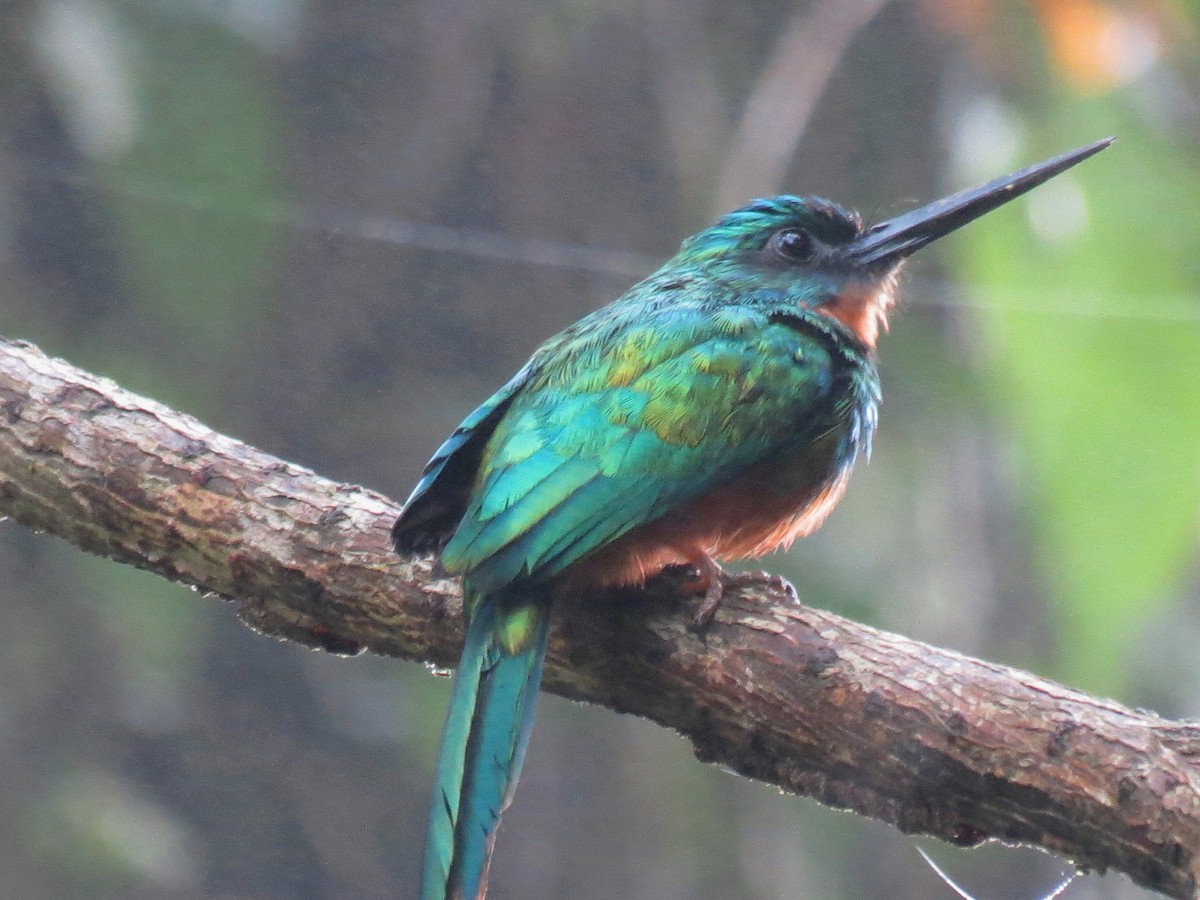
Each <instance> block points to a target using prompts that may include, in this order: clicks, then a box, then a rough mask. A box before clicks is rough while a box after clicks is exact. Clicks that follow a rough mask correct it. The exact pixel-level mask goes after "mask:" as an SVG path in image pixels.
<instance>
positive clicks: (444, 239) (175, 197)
mask: <svg viewBox="0 0 1200 900" xmlns="http://www.w3.org/2000/svg"><path fill="white" fill-rule="evenodd" d="M22 177H24V178H26V179H29V180H40V181H50V182H54V183H62V184H73V185H77V186H81V187H86V188H89V189H94V190H103V191H109V192H113V193H118V194H121V195H124V196H127V197H132V198H134V199H138V200H145V201H149V202H155V203H165V204H169V205H172V206H177V207H182V208H186V209H194V210H197V211H201V212H208V213H212V214H215V215H222V216H227V217H233V218H250V219H254V220H258V221H262V222H267V223H270V224H274V225H281V226H285V227H288V228H294V229H296V230H300V231H309V232H318V233H321V234H324V235H326V236H329V237H332V236H335V235H349V236H351V237H354V238H357V239H360V240H365V241H375V242H379V243H383V244H387V245H389V246H393V247H404V248H412V249H417V250H428V251H432V252H437V253H448V254H452V255H457V256H466V257H474V258H477V259H490V260H496V261H501V262H508V263H512V264H515V265H529V266H535V267H542V268H551V269H568V270H572V271H578V272H586V273H590V274H595V275H603V276H606V277H610V278H614V279H618V280H626V279H629V280H632V279H636V278H640V277H643V276H645V275H647V274H649V273H650V272H651V271H653V270H654V269H655V268H657V267H658V266H659V265H661V264H662V262H663V261H664V260H663V259H662V258H659V257H653V256H650V255H647V254H644V253H635V252H631V251H623V250H602V249H597V248H595V247H590V246H587V245H583V244H569V243H564V242H560V241H550V240H544V239H541V238H522V237H514V236H513V235H509V234H504V233H503V232H495V231H488V230H485V229H479V228H457V227H451V226H448V225H431V224H428V223H424V222H416V221H413V220H411V219H401V218H397V217H393V216H379V215H371V214H364V213H360V212H354V211H349V210H324V211H316V210H310V209H306V208H305V207H303V206H301V205H298V204H289V203H270V202H247V203H239V204H230V203H228V202H224V201H214V200H213V199H212V198H211V197H210V196H207V195H205V194H203V193H200V192H196V191H189V190H187V189H185V188H183V187H181V186H180V185H179V184H178V183H175V182H171V181H166V180H155V179H147V178H139V179H136V180H133V179H120V180H115V179H112V178H102V177H99V176H96V175H89V174H85V173H82V172H80V171H78V170H74V169H69V168H55V167H48V166H42V167H39V168H38V169H37V170H36V171H28V170H27V171H25V172H23V173H22ZM989 295H996V296H1003V298H1004V299H1003V300H999V301H992V300H988V299H981V298H986V297H987V296H989ZM1104 299H1105V303H1106V306H1105V307H1104V308H1098V307H1097V306H1096V305H1095V302H1096V299H1095V296H1094V295H1091V294H1084V293H1082V292H1080V293H1078V294H1071V293H1067V292H1064V291H1055V292H1053V293H1047V292H1045V291H1039V292H1036V293H1034V292H1032V291H1017V292H1014V291H1013V290H1012V289H1009V288H1005V289H1003V290H1001V289H1000V288H996V287H989V286H986V285H978V284H976V285H973V286H971V287H970V288H969V289H966V288H964V287H963V286H962V285H958V284H956V283H954V282H952V281H946V280H943V279H930V278H910V279H906V288H905V301H904V302H905V305H909V306H918V307H934V308H947V309H975V310H993V311H1000V312H1030V313H1037V314H1039V315H1057V316H1070V317H1075V318H1089V319H1111V320H1119V321H1131V322H1162V323H1169V324H1179V325H1200V302H1197V298H1196V297H1195V296H1179V295H1158V296H1148V295H1136V296H1135V295H1124V296H1114V295H1112V294H1105V298H1104ZM1189 304H1190V305H1189Z"/></svg>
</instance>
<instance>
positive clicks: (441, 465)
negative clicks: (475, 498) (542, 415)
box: [392, 362, 534, 553]
mask: <svg viewBox="0 0 1200 900" xmlns="http://www.w3.org/2000/svg"><path fill="white" fill-rule="evenodd" d="M533 368H534V366H533V363H532V362H531V363H530V364H529V365H526V366H525V367H524V368H523V369H521V371H519V372H518V373H517V374H516V375H514V376H513V377H512V378H510V379H509V381H508V383H507V384H505V385H504V386H503V387H502V388H500V390H498V391H496V393H494V394H492V396H491V397H489V398H488V399H487V400H486V401H484V402H483V403H482V404H481V405H480V406H479V408H478V409H476V410H475V411H474V412H472V413H471V414H470V415H469V416H467V417H466V419H464V420H463V422H462V424H461V425H459V426H458V428H456V429H454V433H453V434H451V435H450V437H448V438H446V440H445V442H444V443H443V444H442V446H440V447H438V449H437V452H435V453H434V454H433V458H432V459H430V460H429V462H428V463H426V465H425V471H424V472H422V473H421V480H420V481H418V482H417V486H416V487H415V488H413V492H412V494H410V495H409V498H408V500H406V501H405V503H404V509H402V510H401V511H400V516H399V517H398V518H397V519H396V524H395V525H393V526H392V543H393V544H394V545H395V547H396V549H397V550H398V551H399V552H401V553H419V552H425V551H429V550H440V549H441V548H442V547H443V546H444V545H445V543H446V541H448V540H449V539H450V535H452V534H453V533H454V528H455V526H457V525H458V523H459V520H460V519H462V517H463V512H464V511H465V510H466V508H467V501H468V500H469V499H470V495H471V486H472V485H473V483H474V480H475V473H476V471H477V470H478V468H479V458H480V456H481V455H482V453H483V448H484V446H485V445H486V444H487V440H488V438H489V437H491V436H492V432H493V431H494V430H495V428H496V424H497V423H498V422H499V421H500V418H501V417H502V416H503V415H504V412H505V411H506V410H507V409H508V407H509V405H510V404H511V403H512V401H513V397H514V396H516V393H517V391H518V390H519V389H520V388H521V386H522V385H524V384H525V382H526V381H528V380H529V377H530V375H531V374H532V371H533Z"/></svg>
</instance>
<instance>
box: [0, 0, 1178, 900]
mask: <svg viewBox="0 0 1200 900" xmlns="http://www.w3.org/2000/svg"><path fill="white" fill-rule="evenodd" d="M0 10H2V11H0V333H3V334H5V335H7V336H9V337H21V338H28V339H31V340H34V341H36V342H37V343H39V344H40V345H41V346H42V347H43V348H44V349H46V350H47V351H49V352H51V353H53V354H56V355H60V356H63V357H66V358H67V359H69V360H71V361H72V362H74V363H76V364H78V365H81V366H84V367H87V368H91V369H94V370H97V371H100V372H102V373H104V374H107V375H110V376H112V377H114V378H116V379H117V380H119V381H120V382H122V383H123V384H124V385H126V386H127V387H130V388H132V389H134V390H138V391H141V392H143V393H146V394H148V395H150V396H153V397H155V398H157V399H159V400H163V401H165V402H167V403H170V404H173V405H176V406H178V407H180V408H182V409H184V410H186V411H188V412H191V413H193V414H195V415H197V416H199V417H200V418H201V419H203V420H204V421H206V422H207V423H209V424H211V425H212V426H214V427H216V428H218V429H220V430H223V431H226V432H228V433H231V434H233V435H236V436H238V437H241V438H243V439H246V440H248V441H250V442H252V443H254V444H257V445H259V446H261V447H263V448H265V449H267V450H269V451H271V452H273V453H276V454H278V455H280V456H283V457H286V458H288V459H291V460H294V461H296V462H299V463H302V464H305V465H309V466H312V467H313V468H315V469H317V470H318V471H320V472H322V473H323V474H326V475H328V476H331V477H334V478H338V479H343V480H347V481H357V482H361V483H364V484H366V485H369V486H371V487H373V488H377V489H380V490H382V491H385V492H387V493H389V494H391V495H392V496H394V497H397V498H401V497H403V496H404V495H405V494H406V492H407V491H408V489H409V488H410V487H411V485H412V483H413V481H414V480H415V478H416V476H417V474H418V472H419V471H420V468H421V466H422V464H423V463H424V461H425V459H426V458H427V456H428V454H429V453H430V452H431V451H432V450H433V448H434V447H435V446H436V445H437V444H438V442H439V441H440V440H441V438H442V437H443V436H444V435H445V433H446V432H447V431H449V430H450V429H451V428H453V427H454V425H455V424H457V422H458V421H459V420H460V418H461V417H462V416H463V415H464V414H466V413H467V412H468V411H469V410H471V409H472V408H473V407H474V405H475V404H476V403H477V402H478V401H480V400H481V399H482V398H483V397H485V396H486V395H487V394H488V393H489V392H490V391H491V390H492V389H493V388H494V387H495V386H497V385H498V384H500V383H501V382H502V381H504V380H505V379H507V377H508V376H509V375H510V374H511V372H512V371H513V370H514V369H515V368H516V367H517V366H518V365H519V364H520V363H521V362H522V361H523V360H524V358H525V357H526V355H527V354H528V353H529V352H530V351H531V350H532V348H533V347H535V346H536V345H537V344H538V343H539V342H540V341H541V340H542V339H544V338H545V337H547V336H548V335H550V334H551V333H553V332H554V331H556V330H557V329H559V328H561V327H562V326H564V325H566V324H567V323H569V322H571V321H572V320H574V319H576V318H578V317H579V316H580V315H582V314H583V313H585V312H587V311H589V310H591V309H593V308H595V307H597V306H599V305H601V304H602V303H604V302H606V301H607V300H609V299H611V298H613V297H614V296H616V295H617V294H618V293H619V292H620V291H621V290H622V289H623V288H625V287H626V286H628V285H629V284H630V283H631V282H632V281H633V280H634V279H635V278H636V277H637V276H638V275H639V274H642V273H645V272H647V271H648V270H649V269H650V267H652V266H653V265H654V264H655V263H656V262H657V261H659V260H661V259H662V258H664V257H665V256H667V255H669V254H670V253H671V252H672V251H673V249H674V248H675V247H676V245H677V243H678V241H679V240H680V239H681V238H682V237H684V236H685V235H686V234H688V233H690V232H692V231H695V230H697V229H698V228H700V227H702V226H704V225H705V224H707V223H708V222H709V221H711V219H712V218H713V217H714V216H715V215H716V214H717V213H719V212H721V211H723V210H724V209H726V208H728V207H730V206H733V205H737V204H740V203H741V202H743V201H744V200H746V199H748V198H750V197H753V196H756V195H760V194H763V193H773V192H777V191H779V190H788V191H792V192H801V193H820V194H824V195H827V196H829V197H832V198H834V199H837V200H839V201H842V202H845V203H847V204H850V205H852V206H855V207H857V208H858V209H860V210H862V212H863V213H864V214H865V215H866V216H867V217H868V218H875V219H880V218H883V217H885V216H887V215H890V214H893V213H896V212H900V211H903V210H904V209H907V208H909V207H911V206H913V205H915V204H917V203H920V202H924V201H926V200H929V199H932V198H933V197H935V196H938V195H940V194H942V193H945V192H948V191H950V190H952V189H955V188H958V187H962V186H965V185H967V184H969V183H975V182H979V181H982V180H985V179H987V178H990V177H992V176H994V175H998V174H1001V173H1003V172H1005V171H1008V170H1010V169H1014V168H1017V167H1018V166H1021V165H1024V164H1026V163H1030V162H1033V161H1036V160H1038V159H1040V158H1042V157H1045V156H1048V155H1051V154H1053V153H1057V152H1059V151H1061V150H1064V149H1067V148H1069V147H1072V146H1075V145H1078V144H1081V143H1084V142H1087V141H1091V140H1093V139H1095V138H1099V137H1102V136H1104V135H1107V134H1116V135H1118V136H1119V139H1120V140H1119V142H1118V143H1117V144H1116V145H1115V146H1114V147H1113V148H1112V149H1110V150H1108V151H1106V152H1105V153H1104V154H1102V155H1101V156H1099V157H1097V158H1096V159H1094V160H1090V161H1089V162H1087V163H1086V164H1084V165H1083V166H1081V167H1079V168H1078V169H1076V170H1073V171H1072V172H1070V173H1069V174H1068V175H1066V176H1064V177H1062V178H1059V179H1057V180H1056V181H1054V182H1053V183H1051V184H1049V185H1047V186H1045V187H1044V188H1042V189H1040V190H1039V191H1038V192H1035V193H1034V194H1033V195H1031V196H1030V197H1029V198H1028V199H1025V200H1022V201H1019V202H1017V203H1015V204H1013V205H1012V207H1010V208H1005V209H1004V210H1002V211H1000V212H998V213H996V214H994V215H991V216H989V217H988V218H986V219H985V220H983V221H981V222H980V223H978V224H976V225H974V226H972V227H971V228H969V229H967V230H966V231H965V232H963V233H961V234H960V235H956V236H955V237H954V238H951V239H948V240H947V241H945V242H944V244H939V245H938V246H937V248H936V249H933V250H930V251H927V252H926V253H925V254H923V255H922V256H920V257H919V258H918V259H917V260H916V261H915V262H914V264H913V265H912V266H911V267H910V270H909V274H908V276H907V278H906V282H907V285H906V286H907V289H906V297H907V301H908V302H907V307H906V309H904V310H903V311H902V313H901V314H900V316H899V318H898V319H897V321H896V322H895V325H894V328H893V331H892V334H891V335H890V336H888V337H887V338H886V339H885V340H884V342H883V344H882V353H881V369H882V374H883V379H884V388H885V403H884V409H883V417H882V423H881V429H880V433H879V435H878V438H877V447H876V453H875V458H874V459H873V460H872V462H871V464H870V465H869V466H866V467H863V468H862V469H861V470H860V471H859V472H858V473H857V475H856V477H855V479H854V483H853V485H852V487H851V489H850V493H849V496H848V498H847V499H846V501H845V502H844V503H843V504H842V506H841V508H839V510H838V511H837V512H836V513H835V514H834V516H833V517H832V518H831V520H830V521H829V523H828V524H827V525H826V527H825V528H824V529H823V530H822V531H821V532H820V533H819V534H818V535H816V536H815V537H813V538H811V539H809V540H807V541H804V542H802V543H801V544H800V545H799V546H798V547H796V548H795V549H794V550H793V551H792V552H791V553H789V554H788V555H786V556H783V557H779V558H775V559H772V560H770V561H769V563H768V564H769V566H770V567H771V568H773V569H775V570H777V571H779V572H781V573H782V574H785V575H787V576H788V577H789V578H791V579H793V580H794V581H795V583H796V584H797V586H798V587H799V590H800V592H801V595H802V597H803V598H804V599H805V600H806V601H807V602H808V603H810V604H814V605H820V606H824V607H828V608H831V609H836V610H838V611H841V612H844V613H845V614H847V615H851V616H854V617H857V618H859V619H862V620H865V621H868V622H871V623H874V624H877V625H879V626H881V627H885V628H888V629H892V630H897V631H901V632H903V633H905V634H908V635H911V636H914V637H917V638H920V639H923V640H926V641H931V642H934V643H937V644H940V645H945V646H949V647H954V648H958V649H961V650H963V651H965V652H968V653H971V654H975V655H980V656H983V657H986V658H988V659H993V660H998V661H1002V662H1007V663H1011V664H1015V665H1020V666H1024V667H1027V668H1030V669H1033V670H1034V671H1036V672H1039V673H1042V674H1045V675H1048V676H1052V677H1054V678H1058V679H1061V680H1064V681H1066V682H1067V683H1069V684H1071V685H1073V686H1076V687H1080V688H1083V689H1086V690H1089V691H1093V692H1097V693H1101V694H1106V695H1110V696H1115V697H1117V698H1118V699H1120V700H1122V701H1123V702H1125V703H1129V704H1136V705H1142V706H1149V707H1152V708H1154V709H1156V710H1158V711H1159V712H1161V713H1163V714H1166V715H1170V716H1197V715H1200V655H1198V654H1197V653H1196V648H1197V646H1198V642H1200V602H1198V598H1197V586H1198V582H1200V567H1198V566H1197V562H1198V560H1200V553H1198V549H1200V542H1198V534H1200V452H1198V449H1197V448H1198V447H1200V294H1198V291H1197V288H1198V287H1200V252H1198V251H1200V53H1198V52H1197V48H1198V46H1200V44H1198V39H1197V27H1198V23H1200V15H1198V13H1200V9H1198V8H1197V4H1196V3H1195V2H1194V0H1187V2H1185V0H1176V2H1172V0H1146V2H1133V0H1131V2H1106V0H1043V2H1037V3H1028V2H1017V0H1007V2H1001V0H971V2H955V0H925V2H899V0H897V2H892V3H887V2H883V0H816V2H813V3H799V4H796V3H786V2H779V0H750V2H745V3H726V2H718V0H700V2H684V0H625V2H617V3H602V2H597V0H561V2H554V0H545V2H538V0H518V2H510V3H503V4H500V3H493V4H487V3H470V2H466V0H418V2H379V0H6V2H5V3H4V5H3V6H2V7H0ZM0 621H3V623H4V625H3V628H0V797H3V801H4V803H3V806H4V811H5V814H4V816H3V817H2V818H0V872H2V873H3V877H2V878H0V897H2V898H8V897H13V898H22V900H24V898H35V900H36V898H43V897H44V898H76V897H80V898H82V897H121V898H126V897H128V898H158V897H162V898H193V897H194V898H215V897H221V898H300V900H303V898H342V897H346V898H388V897H408V896H413V895H415V885H416V878H417V867H418V859H419V853H420V848H421V835H422V830H423V819H424V809H425V804H426V793H427V790H428V784H429V780H430V770H431V766H432V760H433V754H434V750H435V744H436V741H437V736H438V732H439V729H440V725H441V718H442V715H443V710H444V704H445V701H446V698H447V693H448V682H447V681H446V680H445V679H438V678H432V677H430V676H429V674H428V673H427V672H426V671H424V670H423V669H422V668H421V667H419V666H416V665H412V664H406V663H400V662H398V661H395V660H389V659H379V658H357V659H352V660H346V659H337V658H333V657H329V656H326V655H323V654H319V653H314V652H310V651H307V650H303V649H300V648H298V647H294V646H290V645H286V644H280V643H277V642H275V641H272V640H268V639H264V638H262V637H258V636H256V635H254V634H252V633H250V632H249V631H248V630H247V629H245V628H243V627H242V626H240V625H239V624H237V623H236V622H235V620H234V618H233V616H232V614H231V613H230V611H229V610H228V609H226V608H224V607H223V606H222V604H221V603H220V602H218V601H216V600H212V599H203V598H200V597H197V596H196V595H194V594H192V593H189V592H188V591H187V590H184V589H182V588H180V587H178V586H173V585H169V584H166V583H163V582H161V581H159V580H157V579H156V578H154V577H151V576H148V575H145V574H142V573H139V572H136V571H133V570H130V569H126V568H121V567H118V566H115V565H113V564H110V563H107V562H104V561H101V560H97V559H94V558H91V557H88V556H86V555H84V554H82V553H80V552H77V551H75V550H73V549H72V548H70V547H68V546H66V545H64V544H63V543H61V542H59V541H57V540H54V539H51V538H48V537H45V536H37V535H33V534H30V533H28V532H26V531H24V530H23V529H21V528H20V527H18V526H15V525H12V524H11V523H9V524H4V525H2V526H0ZM922 846H929V847H930V848H931V850H932V852H933V853H934V854H935V856H936V858H937V859H938V860H939V862H940V863H941V864H942V865H943V866H945V867H946V868H947V869H948V870H950V871H951V873H952V874H953V875H954V877H956V878H958V879H959V880H960V881H961V882H962V883H963V885H964V886H965V887H966V888H968V889H969V890H971V891H972V892H973V893H974V894H975V895H976V896H977V897H979V898H981V900H983V898H988V900H994V898H1029V897H1036V896H1041V895H1043V894H1044V893H1046V892H1047V891H1048V890H1049V889H1050V888H1051V887H1052V886H1053V884H1054V883H1055V882H1056V881H1057V879H1058V877H1059V876H1060V874H1061V873H1062V872H1063V871H1064V866H1063V864H1062V862H1061V861H1059V860H1055V859H1051V858H1049V857H1045V856H1043V855H1041V854H1039V853H1036V852H1034V851H1027V850H1025V851H1022V850H1014V849H1008V848H1001V847H992V848H987V849H985V850H982V851H975V852H961V851H953V850H951V849H949V848H947V847H943V846H940V845H937V844H934V843H931V842H923V843H922ZM492 882H493V890H492V893H491V896H492V897H493V898H494V900H505V898H509V900H513V898H530V900H538V898H561V897H572V898H581V900H586V898H613V897H620V898H652V900H659V898H664V900H673V898H679V900H684V898H726V897H728V898H733V897H737V898H764V900H765V898H818V900H823V898H859V897H896V898H926V897H931V898H939V897H952V896H953V894H952V892H951V890H950V889H949V888H948V887H946V886H944V885H942V884H941V883H940V882H939V880H938V878H937V876H936V875H934V873H933V872H932V871H931V870H930V869H929V867H928V866H927V865H926V864H925V863H924V862H923V861H922V860H921V859H920V858H919V857H918V856H917V853H916V851H915V849H914V842H913V841H912V840H911V839H910V838H907V837H904V836H903V835H900V834H898V833H896V832H895V831H892V830H891V829H888V828H886V827H883V826H880V825H876V824H874V823H870V822H865V821H862V820H859V819H857V818H855V817H853V816H849V815H846V814H843V813H836V812H831V811H829V810H825V809H821V808H819V807H817V806H816V805H815V804H814V803H812V802H811V801H808V800H803V799H798V798H795V797H788V796H781V795H779V794H778V793H777V792H776V791H774V790H772V789H770V788H768V787H765V786H763V785H759V784H752V783H749V782H747V781H744V780H742V779H739V778H735V777H732V776H730V775H728V774H726V773H723V772H721V771H718V770H717V769H715V768H712V767H705V766H702V765H700V764H699V763H697V762H695V760H693V759H692V758H691V756H690V754H689V751H688V747H687V745H686V744H684V743H683V742H682V741H681V740H679V739H678V738H677V737H675V736H674V735H672V734H670V733H668V732H666V731H664V730H662V729H660V728H657V727H656V726H652V725H650V724H648V723H645V722H642V721H638V720H634V719H631V718H628V717H621V716H617V715H615V714H613V713H610V712H607V711H605V710H602V709H594V708H585V707H582V706H577V705H572V704H570V703H567V702H565V701H561V700H558V699H557V698H554V697H546V698H544V700H543V703H542V707H541V714H540V719H539V722H538V727H537V729H536V731H535V735H534V738H533V742H532V746H531V750H530V755H529V760H528V765H527V767H526V775H525V777H524V779H523V782H522V790H521V792H520V794H519V796H518V799H517V802H516V803H515V805H514V806H513V808H512V809H511V810H510V812H509V814H508V815H507V817H506V819H505V823H504V827H503V828H502V831H501V839H500V842H499V850H498V852H497V857H496V862H495V865H494V868H493V877H492ZM1144 895H1145V894H1144V892H1142V891H1139V890H1137V889H1135V888H1134V887H1132V886H1131V885H1130V884H1129V883H1128V882H1127V881H1126V880H1124V879H1123V878H1120V877H1117V876H1110V877H1106V878H1099V877H1092V878H1087V879H1083V880H1080V881H1079V882H1077V883H1076V884H1075V885H1073V886H1072V887H1071V888H1070V889H1069V890H1068V892H1067V893H1066V895H1065V896H1066V897H1068V898H1073V900H1082V898H1131V897H1139V896H1144Z"/></svg>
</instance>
